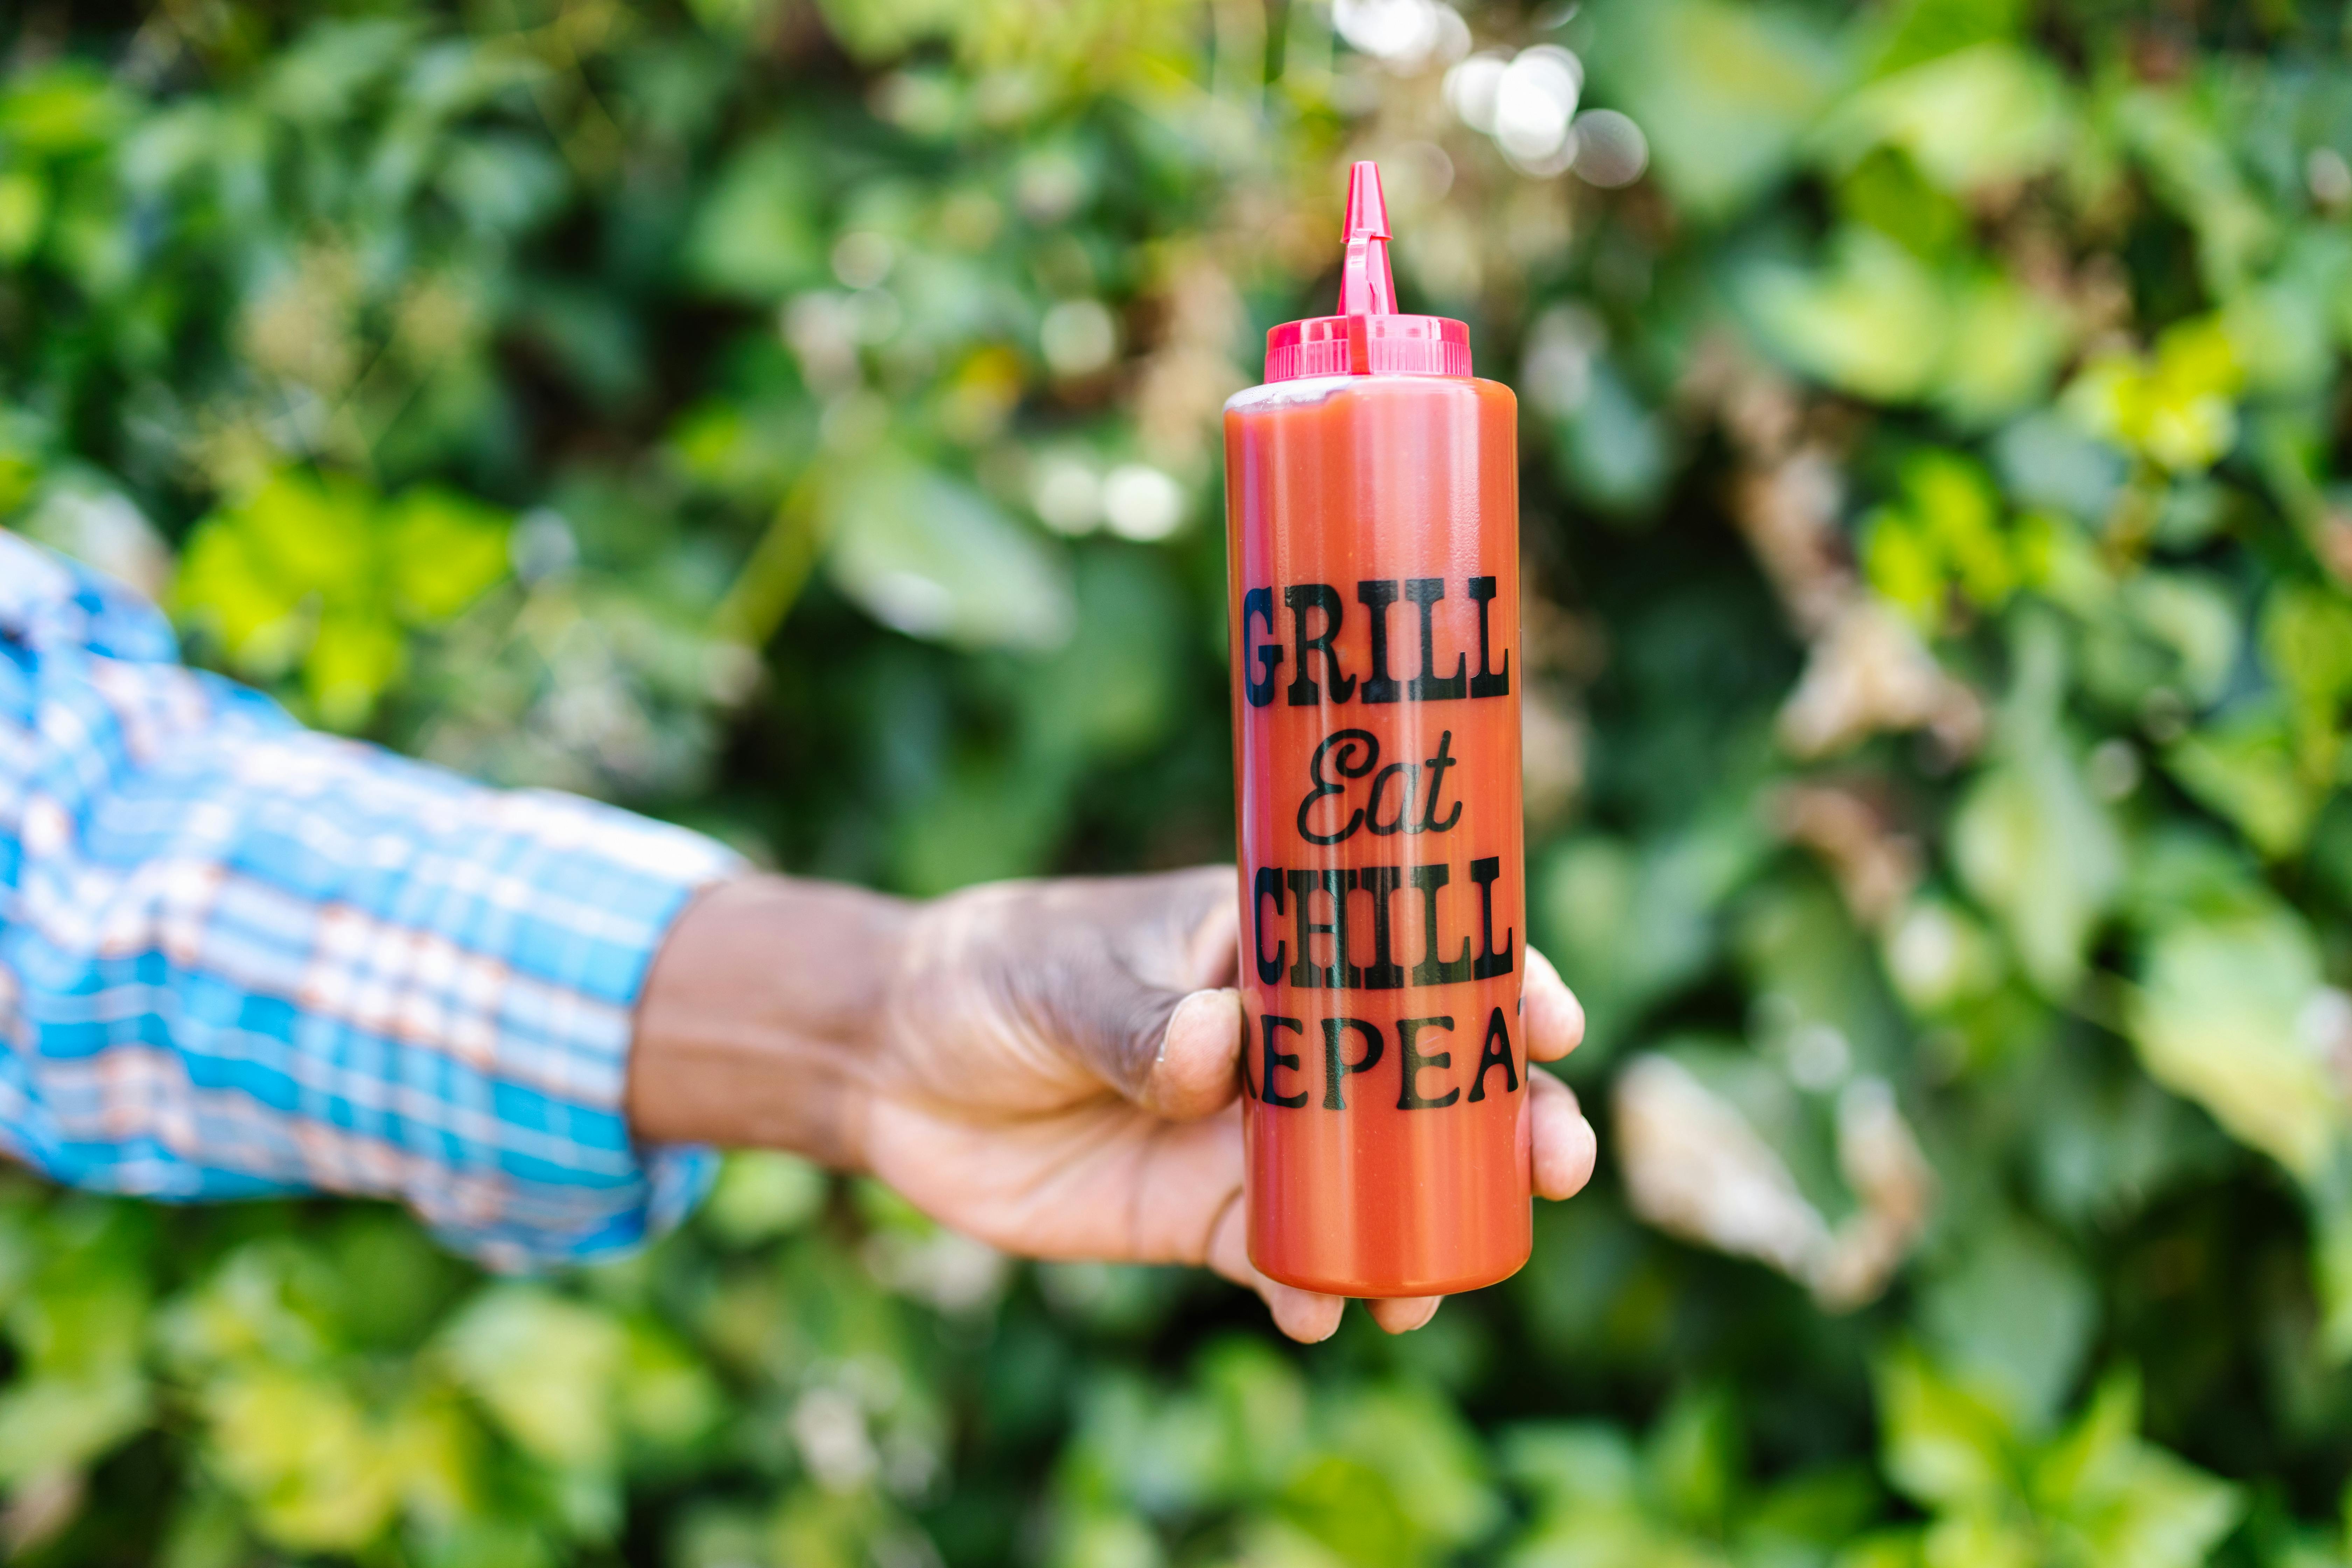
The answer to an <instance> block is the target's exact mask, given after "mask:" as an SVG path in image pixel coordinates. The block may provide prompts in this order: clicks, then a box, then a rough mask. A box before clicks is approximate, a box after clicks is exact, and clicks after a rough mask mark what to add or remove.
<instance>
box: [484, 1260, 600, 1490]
mask: <svg viewBox="0 0 2352 1568" xmlns="http://www.w3.org/2000/svg"><path fill="white" fill-rule="evenodd" d="M441 1347H442V1352H443V1353H444V1354H446V1356H447V1357H448V1359H449V1363H450V1366H451V1368H452V1369H453V1370H454V1371H455V1372H456V1373H457V1377H458V1380H459V1381H460V1382H462V1383H463V1384H465V1385H466V1387H467V1389H469V1390H471V1391H472V1393H473V1394H475V1396H476V1397H478V1398H479V1399H480V1400H481V1401H482V1403H483V1405H485V1406H487V1407H488V1410H489V1412H490V1414H491V1415H493V1416H495V1417H496V1418H497V1420H498V1423H499V1426H501V1427H503V1428H504V1429H505V1430H506V1432H507V1434H508V1436H511V1437H512V1438H513V1439H514V1440H515V1441H516V1443H518V1444H519V1445H520V1447H522V1448H523V1450H524V1451H525V1452H527V1453H529V1454H531V1455H533V1456H534V1457H536V1458H541V1459H543V1460H545V1461H547V1462H548V1463H550V1464H552V1465H558V1466H562V1467H565V1468H572V1469H586V1470H601V1469H604V1468H607V1467H609V1466H610V1465H611V1464H612V1463H613V1460H614V1457H615V1455H616V1453H617V1450H618V1441H619V1432H618V1425H617V1419H616V1417H617V1414H618V1395H619V1392H620V1386H621V1378H622V1376H623V1374H624V1373H625V1369H626V1366H627V1361H628V1353H629V1348H628V1336H627V1334H626V1333H625V1331H624V1330H623V1328H622V1326H621V1325H620V1323H618V1322H617V1321H614V1319H613V1318H612V1317H611V1316H610V1315H609V1314H608V1313H606V1312H604V1311H602V1310H598V1309H596V1308H594V1307H590V1306H587V1305H584V1304H583V1303H581V1302H578V1301H574V1300H570V1299H568V1298H566V1297H562V1296H558V1295H556V1294H554V1293H553V1292H551V1291H549V1290H547V1289H542V1288H541V1287H539V1286H535V1285H493V1286H491V1287H490V1288H488V1289H486V1290H484V1291H483V1292H482V1293H481V1294H480V1295H478V1296H477V1297H476V1298H475V1299H474V1300H473V1301H472V1302H471V1303H470V1304H469V1305H468V1306H467V1308H466V1309H465V1310H463V1311H462V1312H460V1313H459V1314H458V1316H457V1319H456V1321H453V1322H451V1323H450V1324H449V1325H448V1327H447V1328H446V1330H444V1331H443V1332H442V1335H441Z"/></svg>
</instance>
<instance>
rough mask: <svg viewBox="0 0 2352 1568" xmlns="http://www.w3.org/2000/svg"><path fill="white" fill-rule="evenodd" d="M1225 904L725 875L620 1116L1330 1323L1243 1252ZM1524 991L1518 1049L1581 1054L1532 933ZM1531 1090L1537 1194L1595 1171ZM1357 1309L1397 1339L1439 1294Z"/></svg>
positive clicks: (1106, 881) (1237, 1009)
mask: <svg viewBox="0 0 2352 1568" xmlns="http://www.w3.org/2000/svg"><path fill="white" fill-rule="evenodd" d="M1237 919H1238V911H1237V900H1236V899H1235V896H1234V873H1233V871H1232V870H1231V869H1230V868H1223V867H1208V868H1200V869H1197V870H1192V871H1181V872H1173V873H1169V874H1166V875H1160V876H1150V877H1123V878H1102V879H1059V880H1042V881H1025V882H1005V883H995V884H990V885H986V886H982V887H978V888H972V889H966V890H965V891H963V892H960V893H956V894H951V895H950V896H949V897H947V898H944V899H940V900H935V901H932V902H930V903H927V904H919V905H912V906H909V905H905V904H900V903H898V902H897V901H895V900H884V899H880V898H878V897H877V896H876V895H872V894H866V893H860V892H857V891H856V890H855V889H839V888H826V887H824V886H822V885H820V884H812V883H797V882H790V881H787V880H785V879H774V878H755V879H746V880H745V881H743V882H740V883H733V884H729V885H727V886H725V887H722V888H719V889H714V890H713V891H712V892H711V893H709V894H708V895H706V896H705V898H704V899H703V900H699V901H698V903H697V904H696V905H695V906H694V907H693V909H691V910H689V911H688V914H687V915H686V916H685V917H682V918H681V920H680V921H679V926H678V929H677V931H676V932H675V933H674V934H673V936H672V939H671V941H670V942H669V943H667V944H666V945H665V947H664V949H663V953H662V956H661V958H660V960H659V961H658V962H657V963H656V969H655V973H654V974H653V976H652V977H651V978H650V979H649V981H648V983H647V986H646V1000H645V1004H644V1007H643V1010H642V1012H641V1015H640V1023H639V1038H638V1047H637V1053H636V1055H635V1058H633V1060H632V1065H631V1075H630V1100H631V1110H632V1117H633V1121H635V1125H636V1126H637V1127H638V1130H639V1131H640V1132H641V1133H643V1134H644V1135H646V1136H649V1137H656V1138H694V1139H702V1140H709V1141H714V1142H749V1143H761V1144H768V1145H772V1146H782V1147H787V1148H794V1149H798V1150H800V1151H802V1152H807V1153H810V1154H811V1155H812V1156H814V1157H817V1158H821V1159H824V1160H826V1161H828V1162H829V1163H835V1164H839V1165H844V1166H847V1167H851V1168H856V1169H864V1170H867V1171H870V1172H872V1173H874V1174H875V1175H876V1176H877V1177H879V1178H880V1179H881V1180H883V1181H885V1182H887V1183H888V1184H890V1185H891V1186H893V1187H895V1188H897V1189H898V1191H899V1192H900V1193H901V1194H904V1195H905V1196H906V1197H907V1198H908V1200H909V1201H911V1202H912V1203H914V1204H915V1205H917V1206H918V1207H919V1208H921V1209H922V1210H924V1212H926V1213H928V1214H929V1215H932V1216H933V1217H934V1218H936V1219H938V1220H940V1222H941V1223H942V1224H945V1225H949V1226H953V1227H954V1228H956V1229H958V1230H961V1231H964V1232H966V1233H968V1234H970V1235H972V1236H975V1237H979V1238H981V1239H982V1240H984V1241H987V1242H989V1243H991V1244H992V1245H994V1246H996V1247H1002V1248H1003V1249H1004V1250H1006V1251H1009V1252H1016V1253H1020V1254H1023V1255H1024V1256H1028V1257H1034V1258H1097V1259H1105V1260H1119V1261H1132V1262H1148V1263H1190V1264H1205V1265H1207V1266H1208V1267H1210V1268H1214V1269H1215V1270H1216V1271H1217V1272H1219V1273H1220V1274H1223V1275H1224V1276H1225V1277H1227V1278H1228V1279H1234V1280H1237V1281H1239V1282H1241V1283H1243V1284H1246V1285H1248V1286H1250V1287H1252V1288H1253V1289H1255V1290H1257V1292H1258V1293H1259V1294H1260V1295H1261V1296H1263V1297H1264V1298H1265V1300H1266V1303H1267V1305H1268V1307H1269V1308H1271V1309H1272V1310H1273V1313H1274V1317H1275V1321H1276V1323H1277V1324H1278V1325H1279V1326H1280V1327H1281V1328H1282V1330H1283V1331H1285V1332H1286V1333H1288V1334H1290V1335H1291V1336H1292V1337H1294V1338H1297V1339H1301V1340H1308V1341H1313V1340H1320V1339H1323V1338H1325V1337H1327V1336H1328V1335H1329V1334H1330V1333H1331V1332H1332V1331H1333V1330H1334V1329H1336V1328H1337V1327H1338V1326H1339V1314H1340V1312H1341V1310H1342V1309H1343V1307H1344V1305H1345V1303H1344V1302H1343V1301H1342V1300H1341V1299H1339V1298H1338V1297H1333V1296H1323V1295H1318V1294H1316V1293H1314V1292H1311V1291H1307V1290H1300V1289H1295V1288H1293V1287H1290V1286H1286V1285H1282V1284H1279V1283H1277V1282H1276V1281H1274V1280H1270V1279H1266V1278H1265V1276H1264V1275H1262V1274H1260V1273H1258V1271H1257V1270H1256V1269H1255V1268H1253V1267H1252V1266H1251V1264H1250V1261H1249V1258H1248V1252H1247V1247H1246V1237H1245V1224H1244V1205H1242V1203H1241V1194H1242V1165H1243V1161H1242V1134H1241V1120H1240V1106H1239V1105H1238V1103H1237V1102H1236V1095H1237V1091H1238V1089H1239V1079H1238V1075H1237V1071H1236V1063H1237V1060H1238V1057H1239V1052H1240V1050H1241V1047H1242V1039H1243V1016H1242V1006H1241V999H1240V996H1239V994H1238V993H1237V992H1235V991H1234V990H1233V989H1232V986H1233V984H1234V978H1235V973H1234V972H1235V966H1236V963H1237V961H1238V947H1237V942H1236V941H1235V928H1236V921H1237ZM1525 996H1526V1000H1525V1004H1524V1006H1525V1016H1526V1017H1527V1019H1528V1028H1527V1046H1528V1055H1529V1057H1530V1058H1533V1059H1535V1060H1538V1061H1550V1060H1556V1059H1558V1058H1560V1057H1563V1056H1565V1055H1567V1054H1568V1053H1569V1052H1570V1050H1573V1049H1574V1048H1575V1047H1576V1045H1577V1043H1578V1041H1579V1040H1580V1038H1581V1037H1582V1036H1583V1032H1584V1016H1583V1012H1582V1009H1581V1008H1580V1007H1579V1005H1577V1002H1576V999H1575V998H1574V997H1573V996H1572V995H1571V994H1570V993H1569V990H1568V988H1567V986H1566V985H1564V984H1561V982H1560V979H1559V974H1558V973H1557V972H1556V971H1555V970H1554V969H1553V968H1552V966H1551V965H1550V964H1549V963H1548V962H1546V961H1545V960H1544V959H1543V957H1542V956H1541V955H1540V954H1538V953H1535V952H1529V953H1528V973H1527V982H1526V993H1525ZM763 997H765V998H767V1000H765V1001H764V1002H763V1001H762V1000H761V998H763ZM730 998H731V1000H730ZM1528 1087H1529V1092H1530V1094H1531V1095H1532V1096H1533V1100H1532V1103H1531V1104H1530V1106H1529V1111H1528V1113H1529V1117H1530V1120H1531V1124H1532V1125H1531V1129H1530V1131H1531V1146H1532V1155H1531V1158H1532V1160H1533V1162H1534V1171H1533V1176H1534V1184H1535V1189H1536V1191H1537V1192H1538V1194H1540V1195H1542V1196H1545V1197H1548V1198H1565V1197H1568V1196H1570V1195H1572V1194H1575V1193H1576V1192H1578V1191H1579V1190H1580V1189H1581V1188H1582V1187H1583V1185H1584V1184H1585V1183H1586V1181H1588V1180H1589V1179H1590V1178H1591V1173H1592V1165H1593V1159H1594V1153H1595V1148H1596V1145H1595V1142H1594V1138H1593V1132H1592V1129H1591V1124H1590V1123H1589V1122H1587V1121H1585V1120H1584V1117H1583V1115H1582V1113H1581V1112H1580V1110H1579V1108H1578V1106H1577V1102H1576V1097H1575V1095H1574V1093H1573V1092H1572V1091H1570V1089H1569V1088H1568V1086H1567V1085H1565V1084H1563V1083H1561V1082H1560V1081H1559V1079H1556V1078H1554V1077H1552V1076H1551V1075H1550V1074H1549V1073H1542V1072H1531V1073H1529V1075H1528ZM1370 1305H1371V1311H1372V1315H1373V1317H1374V1318H1375V1319H1376V1320H1377V1321H1379V1322H1380V1324H1381V1327H1383V1328H1385V1329H1387V1330H1389V1331H1391V1332H1402V1331H1406V1330H1409V1329H1413V1328H1418V1327H1420V1326H1421V1325H1422V1324H1423V1323H1424V1322H1426V1321H1429V1318H1430V1315H1431V1314H1432V1313H1433V1312H1434V1311H1435V1310H1436V1308H1437V1299H1436V1298H1434V1297H1419V1298H1407V1299H1399V1300H1379V1301H1374V1302H1372V1303H1371V1304H1370Z"/></svg>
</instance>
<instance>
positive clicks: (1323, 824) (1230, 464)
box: [1225, 374, 1531, 1296]
mask: <svg viewBox="0 0 2352 1568" xmlns="http://www.w3.org/2000/svg"><path fill="white" fill-rule="evenodd" d="M1225 459H1226V519H1227V532H1228V547H1229V548H1228V572H1229V575H1230V587H1231V595H1232V597H1231V603H1232V607H1233V631H1232V648H1233V670H1234V757H1235V766H1234V789H1235V806H1236V811H1237V817H1238V823H1239V837H1240V855H1241V865H1240V873H1241V896H1242V925H1241V944H1242V953H1241V972H1242V988H1243V994H1244V1005H1245V1009H1246V1012H1247V1015H1248V1026H1249V1038H1248V1040H1247V1043H1246V1045H1245V1047H1244V1075H1243V1076H1244V1111H1243V1116H1244V1138H1245V1142H1246V1146H1247V1160H1248V1183H1247V1202H1248V1206H1249V1247H1250V1257H1251V1258H1252V1260H1253V1261H1254V1262H1255V1263H1256V1265H1257V1266H1258V1268H1261V1269H1263V1270H1264V1271H1265V1273H1266V1274H1268V1275H1269V1276H1271V1277H1273V1278H1274V1279H1279V1280H1282V1281H1284V1282H1286V1283H1287V1284H1292V1285H1297V1286H1301V1287H1304V1288H1307V1289H1315V1290H1322V1291H1328V1292H1332V1293H1335V1294H1339V1295H1347V1296H1419V1295H1431V1294H1437V1293H1442V1292H1446V1291H1454V1290H1462V1289H1472V1288H1475V1287H1477V1286H1481V1285H1486V1284H1491V1283H1493V1282H1494V1281H1496V1280H1497V1279H1503V1278H1505V1277H1506V1276H1507V1275H1509V1274H1511V1273H1512V1272H1514V1271H1515V1270H1516V1269H1517V1268H1518V1267H1519V1266H1520V1265H1521V1264H1522V1263H1524V1262H1525V1261H1526V1260H1527V1257H1528V1247H1529V1244H1530V1239H1531V1237H1530V1221H1531V1215H1530V1213H1529V1208H1530V1187H1529V1177H1528V1098H1529V1097H1528V1087H1527V1084H1528V1059H1527V1051H1526V1046H1525V1041H1524V1037H1523V1036H1524V1030H1523V1029H1522V1027H1521V1022H1520V1016H1519V991H1520V982H1521V979H1522V977H1523V975H1524V973H1525V970H1526V957H1527V946H1526V943H1527V916H1526V908H1525V872H1524V864H1523V862H1524V829H1523V825H1522V821H1521V811H1520V774H1519V687H1520V682H1521V679H1522V678H1523V670H1522V668H1521V664H1520V659H1519V614H1518V611H1519V569H1518V567H1519V563H1518V505H1517V496H1518V487H1517V413H1516V404H1515V401H1514V399H1513V397H1512V395H1511V393H1510V390H1509V389H1508V388H1507V387H1505V386H1502V385H1500V384H1496V383H1494V382H1490V381H1479V380H1475V379H1472V378H1470V377H1468V376H1454V375H1435V374H1412V375H1387V374H1378V375H1362V374H1359V375H1346V376H1321V377H1314V378H1311V379H1300V380H1291V381H1286V382H1280V383H1276V384H1271V385H1267V386H1263V387H1258V388H1255V389H1253V390H1252V391H1249V392H1245V393H1243V394H1241V395H1238V396H1237V397H1235V398H1234V400H1233V401H1232V402H1231V403H1229V404H1228V405H1226V412H1225Z"/></svg>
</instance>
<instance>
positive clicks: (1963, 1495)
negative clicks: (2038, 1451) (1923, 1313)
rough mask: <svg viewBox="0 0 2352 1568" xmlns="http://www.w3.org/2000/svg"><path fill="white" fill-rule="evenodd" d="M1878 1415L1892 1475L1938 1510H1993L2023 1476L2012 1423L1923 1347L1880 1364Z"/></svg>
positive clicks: (1897, 1483) (1898, 1353) (1885, 1458)
mask: <svg viewBox="0 0 2352 1568" xmlns="http://www.w3.org/2000/svg"><path fill="white" fill-rule="evenodd" d="M1876 1383H1877V1387H1878V1419H1879V1429H1880V1433H1881V1439H1880V1440H1881V1445H1882V1459H1883V1462H1884V1463H1885V1467H1886V1474H1887V1478H1888V1479H1890V1480H1892V1481H1893V1482H1894V1483H1895V1486H1897V1487H1898V1488H1900V1489H1902V1490H1903V1491H1904V1492H1905V1493H1906V1495H1908V1496H1909V1497H1911V1498H1912V1499H1913V1500H1916V1501H1917V1502H1920V1503H1923V1504H1926V1505H1927V1506H1928V1507H1931V1508H1936V1509H1957V1510H1969V1509H1985V1508H1990V1507H1993V1506H1995V1505H1997V1504H1999V1503H2000V1501H2001V1500H2003V1499H2005V1498H2007V1497H2009V1496H2011V1494H2012V1493H2013V1492H2014V1490H2015V1489H2016V1487H2017V1485H2018V1483H2019V1481H2020V1479H2021V1477H2020V1475H2019V1474H2018V1470H2017V1460H2016V1456H2015V1453H2014V1451H2013V1449H2012V1448H2011V1435H2010V1427H2009V1424H2008V1423H2007V1422H2006V1421H2005V1420H2003V1419H2002V1417H2001V1416H2000V1413H1999V1412H1998V1411H1997V1410H1995V1409H1994V1407H1993V1406H1992V1405H1990V1404H1989V1403H1988V1402H1986V1401H1985V1400H1984V1399H1982V1398H1980V1397H1979V1396H1978V1395H1977V1394H1973V1393H1971V1392H1969V1391H1968V1390H1966V1389H1964V1388H1962V1387H1960V1386H1959V1385H1958V1384H1955V1383H1952V1382H1950V1381H1948V1380H1947V1379H1946V1378H1945V1377H1944V1376H1943V1375H1942V1374H1941V1373H1938V1372H1937V1370H1936V1368H1935V1367H1934V1366H1933V1365H1931V1364H1930V1363H1929V1362H1928V1361H1927V1357H1926V1356H1924V1355H1922V1354H1921V1353H1920V1352H1918V1351H1917V1350H1916V1349H1909V1348H1906V1349H1900V1350H1896V1351H1895V1352H1892V1353H1890V1354H1888V1355H1887V1356H1885V1357H1884V1358H1883V1359H1882V1360H1881V1361H1880V1362H1879V1363H1878V1365H1877V1369H1876Z"/></svg>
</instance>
